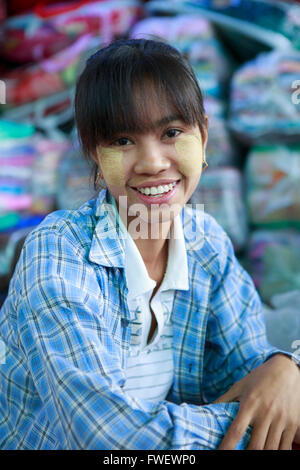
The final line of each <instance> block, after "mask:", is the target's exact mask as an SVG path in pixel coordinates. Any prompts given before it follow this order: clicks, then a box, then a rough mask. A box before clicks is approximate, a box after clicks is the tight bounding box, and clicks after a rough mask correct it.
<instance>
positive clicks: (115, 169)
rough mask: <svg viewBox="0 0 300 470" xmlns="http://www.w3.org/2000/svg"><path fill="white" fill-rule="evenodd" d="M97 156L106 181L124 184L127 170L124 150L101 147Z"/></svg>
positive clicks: (119, 184)
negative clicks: (124, 163) (124, 161)
mask: <svg viewBox="0 0 300 470" xmlns="http://www.w3.org/2000/svg"><path fill="white" fill-rule="evenodd" d="M97 156H98V159H99V163H100V168H101V171H102V173H103V177H104V179H105V181H106V182H107V183H108V184H111V185H112V186H124V185H125V172H124V168H123V152H122V150H115V149H111V148H105V147H101V148H100V149H99V150H98V153H97Z"/></svg>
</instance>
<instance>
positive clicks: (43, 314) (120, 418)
mask: <svg viewBox="0 0 300 470" xmlns="http://www.w3.org/2000/svg"><path fill="white" fill-rule="evenodd" d="M21 258H22V259H21V262H20V263H19V266H18V273H17V277H18V283H19V288H22V292H21V298H22V300H21V301H20V303H19V305H18V311H17V329H18V336H19V342H20V348H21V350H22V351H23V354H24V357H25V358H26V363H27V365H28V367H29V369H30V372H31V376H32V378H33V381H34V384H35V387H36V389H37V392H38V394H39V397H40V399H41V401H42V403H43V407H44V409H45V414H46V416H47V418H48V421H49V423H50V425H51V426H52V429H53V432H54V434H55V436H56V437H57V439H58V440H59V448H62V449H193V450H194V449H214V448H216V447H217V446H218V445H219V444H220V441H221V439H222V437H223V436H224V434H225V432H226V430H227V429H228V427H229V426H230V424H231V422H232V420H233V418H234V417H235V415H236V413H237V411H238V404H237V403H224V404H223V403H222V404H215V405H207V406H203V407H198V406H193V405H188V404H185V403H183V404H181V405H177V404H174V403H171V402H168V401H162V402H159V403H158V404H154V403H152V402H149V401H144V400H137V399H133V398H131V397H130V396H128V395H127V394H126V393H124V392H123V389H122V386H123V384H124V371H123V370H122V368H121V361H120V357H119V353H120V346H119V347H117V345H116V344H115V343H114V339H113V337H112V334H111V331H109V328H108V327H107V323H106V322H105V320H104V318H103V309H102V307H103V298H102V294H101V291H100V290H99V288H98V290H95V284H94V282H95V281H94V280H93V279H92V277H90V279H89V276H91V272H90V271H89V269H90V267H88V266H84V267H82V261H81V260H80V255H79V253H78V251H76V249H75V246H74V245H73V244H72V243H71V242H70V241H69V240H68V239H67V238H66V237H65V236H63V235H61V234H60V233H56V232H54V231H46V230H44V231H41V232H36V233H35V234H33V235H32V236H30V237H29V238H28V240H27V241H26V243H25V247H24V249H23V252H22V256H21ZM4 313H5V312H4ZM8 373H9V372H8ZM27 440H28V436H27ZM248 440H249V430H248V432H247V433H246V434H245V435H244V436H243V438H242V439H241V442H240V444H239V448H243V447H244V446H245V445H246V444H247V442H248ZM41 441H42V439H41Z"/></svg>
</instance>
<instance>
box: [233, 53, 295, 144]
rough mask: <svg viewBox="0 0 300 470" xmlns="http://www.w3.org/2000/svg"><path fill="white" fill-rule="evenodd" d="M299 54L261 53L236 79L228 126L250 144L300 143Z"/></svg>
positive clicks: (238, 71) (236, 75)
mask: <svg viewBox="0 0 300 470" xmlns="http://www.w3.org/2000/svg"><path fill="white" fill-rule="evenodd" d="M299 71H300V51H299V52H298V51H293V50H290V51H287V52H280V51H273V52H270V53H263V54H259V55H258V56H257V58H255V59H254V60H253V61H250V62H248V63H246V64H244V65H242V66H241V67H240V68H239V69H238V70H237V72H236V73H235V74H234V76H233V80H232V85H231V97H230V114H229V127H230V129H231V130H233V131H234V133H235V135H236V136H237V137H238V138H239V139H241V140H242V141H243V142H245V143H247V144H253V143H274V142H281V143H282V142H284V141H286V142H297V141H299V135H300V106H299V104H298V99H297V97H300V95H299V92H298V91H297V90H296V89H295V91H293V86H294V85H295V84H296V83H297V81H298V80H299Z"/></svg>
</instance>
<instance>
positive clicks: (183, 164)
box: [174, 134, 203, 177]
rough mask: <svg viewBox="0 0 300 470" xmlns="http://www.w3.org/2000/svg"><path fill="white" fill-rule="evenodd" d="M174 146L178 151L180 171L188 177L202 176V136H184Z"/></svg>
mask: <svg viewBox="0 0 300 470" xmlns="http://www.w3.org/2000/svg"><path fill="white" fill-rule="evenodd" d="M174 145H175V148H176V151H177V157H178V166H179V171H180V172H181V173H182V174H183V175H184V176H187V177H188V176H196V175H201V173H202V162H203V146H202V138H201V135H200V134H199V135H198V134H192V135H184V136H182V137H180V138H179V139H178V141H177V142H176V143H175V144H174Z"/></svg>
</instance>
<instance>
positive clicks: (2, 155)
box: [0, 121, 36, 217]
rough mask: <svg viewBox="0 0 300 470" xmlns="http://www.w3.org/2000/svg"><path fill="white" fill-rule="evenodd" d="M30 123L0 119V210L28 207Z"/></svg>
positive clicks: (31, 159)
mask: <svg viewBox="0 0 300 470" xmlns="http://www.w3.org/2000/svg"><path fill="white" fill-rule="evenodd" d="M34 133H35V129H34V127H33V126H31V125H28V124H17V123H12V122H6V121H0V214H1V216H2V217H3V213H6V212H15V211H19V210H26V209H29V207H30V206H31V203H32V198H31V194H30V181H31V167H32V165H33V162H34V160H35V158H36V148H35V146H34V144H33V141H32V137H33V135H34Z"/></svg>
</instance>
